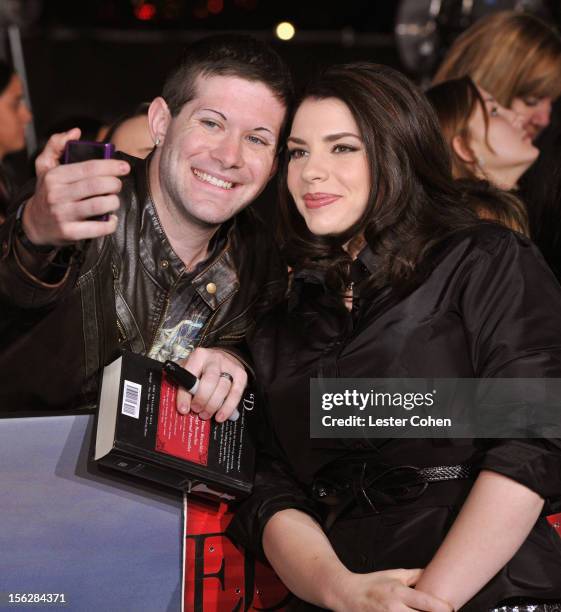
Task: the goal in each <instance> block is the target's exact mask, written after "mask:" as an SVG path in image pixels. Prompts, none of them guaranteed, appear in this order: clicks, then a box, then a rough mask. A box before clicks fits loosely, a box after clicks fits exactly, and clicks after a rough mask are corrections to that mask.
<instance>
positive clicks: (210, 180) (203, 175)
mask: <svg viewBox="0 0 561 612" xmlns="http://www.w3.org/2000/svg"><path fill="white" fill-rule="evenodd" d="M193 174H194V175H195V176H196V177H198V178H200V179H201V181H205V182H206V183H210V184H211V185H216V187H222V189H232V187H233V186H234V183H230V182H228V181H223V180H222V179H219V178H216V177H215V176H212V175H211V174H207V173H206V172H201V171H200V170H193Z"/></svg>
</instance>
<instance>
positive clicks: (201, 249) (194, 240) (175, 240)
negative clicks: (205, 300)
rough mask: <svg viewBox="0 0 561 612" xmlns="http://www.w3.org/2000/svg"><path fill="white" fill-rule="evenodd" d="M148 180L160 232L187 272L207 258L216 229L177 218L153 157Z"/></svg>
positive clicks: (156, 161)
mask: <svg viewBox="0 0 561 612" xmlns="http://www.w3.org/2000/svg"><path fill="white" fill-rule="evenodd" d="M149 180H150V191H151V194H152V199H153V203H154V206H155V208H156V212H157V213H158V218H159V220H160V223H161V224H162V229H163V230H164V232H165V234H166V237H167V239H168V241H169V243H170V245H171V247H172V249H173V250H174V252H175V253H176V255H177V256H178V257H179V259H181V261H182V262H183V263H184V264H185V267H186V268H187V270H192V269H193V268H194V267H195V266H196V265H197V264H198V263H199V262H201V261H204V260H205V259H206V257H207V256H208V245H209V243H210V240H211V239H212V237H213V236H214V234H215V233H216V232H217V230H218V227H210V228H209V227H202V226H200V225H197V224H196V223H195V222H191V221H189V219H187V218H186V217H185V216H184V215H183V214H181V212H179V211H178V210H177V209H176V208H175V207H174V206H173V203H172V202H166V200H165V197H164V195H163V193H162V190H161V186H160V181H159V177H158V159H157V158H156V156H155V157H154V158H153V159H152V160H151V163H150V167H149Z"/></svg>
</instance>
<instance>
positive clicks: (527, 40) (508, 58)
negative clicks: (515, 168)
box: [433, 11, 561, 280]
mask: <svg viewBox="0 0 561 612" xmlns="http://www.w3.org/2000/svg"><path fill="white" fill-rule="evenodd" d="M465 75H469V76H470V77H471V78H472V79H473V81H474V82H475V83H476V84H477V85H478V86H479V87H482V88H483V89H484V90H485V91H486V92H488V93H489V94H491V95H492V96H493V97H494V98H495V100H497V102H498V103H499V104H501V105H502V106H503V107H505V108H508V109H511V110H513V111H515V112H517V113H519V114H520V115H522V117H523V126H524V129H525V130H526V133H527V134H528V136H529V137H530V138H531V139H532V140H533V141H534V142H536V144H537V146H538V148H539V150H540V155H539V157H538V159H537V161H536V162H535V163H534V164H532V166H531V167H530V168H529V169H528V171H527V172H526V173H524V175H522V177H520V180H519V182H518V186H519V191H518V195H519V197H520V199H521V200H522V201H523V202H524V204H525V206H526V210H527V211H528V217H529V225H530V233H531V236H532V240H533V241H534V242H535V243H536V245H537V246H538V247H539V249H540V250H541V252H542V253H543V255H544V257H545V259H546V261H547V263H548V264H549V266H550V267H551V268H552V270H553V271H554V272H555V274H556V276H557V278H558V279H560V280H561V201H559V198H558V196H559V193H561V186H560V185H558V184H557V183H558V182H559V181H560V180H561V171H560V170H559V168H558V166H559V163H560V162H559V160H560V159H561V132H560V130H559V125H560V122H559V117H558V116H554V117H553V122H552V104H553V103H554V102H555V101H556V100H558V99H559V96H560V95H561V36H560V35H559V34H558V33H557V32H556V31H555V30H554V29H553V28H552V27H551V26H549V25H548V24H547V23H545V22H544V21H542V20H541V19H539V18H538V17H535V16H533V15H530V14H527V13H518V12H514V11H501V12H498V13H495V14H492V15H489V16H486V17H483V18H481V19H480V20H478V21H477V22H476V23H475V24H473V25H472V26H471V27H470V28H468V29H467V30H466V31H465V32H464V33H463V34H461V35H460V36H459V37H458V38H457V39H456V41H455V42H454V43H453V44H452V46H451V48H450V50H449V51H448V53H447V55H446V56H445V58H444V60H443V62H442V64H441V66H440V67H439V69H438V70H437V72H436V75H435V77H434V81H433V82H434V83H439V82H442V81H445V80H449V79H455V78H459V77H462V76H465ZM555 107H558V104H555ZM558 114H559V109H557V115H558ZM550 123H551V125H550Z"/></svg>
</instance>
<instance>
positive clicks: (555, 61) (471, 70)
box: [434, 11, 561, 140]
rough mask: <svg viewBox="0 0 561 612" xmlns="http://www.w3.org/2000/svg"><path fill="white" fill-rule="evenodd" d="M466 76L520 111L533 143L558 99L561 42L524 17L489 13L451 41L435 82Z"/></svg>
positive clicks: (532, 18)
mask: <svg viewBox="0 0 561 612" xmlns="http://www.w3.org/2000/svg"><path fill="white" fill-rule="evenodd" d="M464 75H469V76H470V77H471V78H472V79H473V80H474V81H475V82H476V83H477V84H478V85H480V86H481V87H482V88H483V89H485V90H486V91H488V92H489V93H491V94H492V95H493V96H494V98H495V99H496V100H497V101H498V102H499V104H501V105H502V106H504V107H505V108H510V109H512V110H513V111H515V112H517V113H519V114H520V115H521V116H522V118H523V126H524V129H525V130H526V133H527V134H528V135H529V136H530V138H532V140H535V139H536V138H537V136H538V135H539V134H540V133H541V131H542V130H543V129H544V128H546V127H547V126H548V125H549V122H550V118H551V105H552V102H553V101H554V100H555V99H556V98H558V97H559V95H561V38H560V37H559V35H558V34H557V33H556V32H555V30H554V29H553V28H551V27H550V26H548V25H547V24H546V23H545V22H543V21H542V20H541V19H539V18H538V17H535V16H533V15H530V14H528V13H518V12H515V11H501V12H498V13H494V14H491V15H488V16H486V17H483V18H482V19H479V20H478V21H476V22H475V23H474V24H473V25H472V26H471V27H470V28H468V29H467V30H466V31H465V32H463V33H462V34H461V35H460V36H459V37H458V38H457V39H456V40H455V41H454V43H453V44H452V46H451V47H450V50H449V51H448V53H447V54H446V57H445V58H444V61H443V62H442V64H441V66H440V68H439V69H438V71H437V73H436V75H435V77H434V83H441V82H442V81H447V80H449V79H455V78H459V77H462V76H464Z"/></svg>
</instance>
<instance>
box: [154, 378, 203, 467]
mask: <svg viewBox="0 0 561 612" xmlns="http://www.w3.org/2000/svg"><path fill="white" fill-rule="evenodd" d="M176 396H177V385H175V384H173V383H170V382H169V381H168V380H167V378H166V375H165V372H163V373H162V386H161V389H160V409H159V413H158V430H157V433H156V450H158V451H160V452H162V453H166V454H168V455H173V456H174V457H180V458H181V459H187V461H192V462H193V463H198V464H201V465H207V464H208V445H209V440H210V421H203V420H202V419H200V418H199V417H198V416H197V415H196V414H187V415H184V414H180V413H179V412H177V410H176V407H175V399H176Z"/></svg>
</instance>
